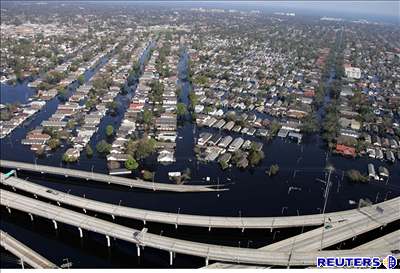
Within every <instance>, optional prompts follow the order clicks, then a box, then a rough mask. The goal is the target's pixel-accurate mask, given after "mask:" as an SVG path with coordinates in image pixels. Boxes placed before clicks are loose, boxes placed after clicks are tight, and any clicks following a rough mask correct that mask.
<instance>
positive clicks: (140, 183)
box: [0, 160, 227, 192]
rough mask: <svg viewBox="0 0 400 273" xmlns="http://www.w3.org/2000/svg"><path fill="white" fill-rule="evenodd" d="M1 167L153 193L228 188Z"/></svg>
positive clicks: (25, 166)
mask: <svg viewBox="0 0 400 273" xmlns="http://www.w3.org/2000/svg"><path fill="white" fill-rule="evenodd" d="M0 167H2V168H8V169H16V170H25V171H30V172H40V173H42V174H53V175H61V176H64V177H74V178H81V179H85V180H92V181H97V182H103V183H107V184H114V185H120V186H125V187H130V188H141V189H147V190H153V191H170V192H213V191H224V190H227V189H226V188H223V186H221V188H219V187H218V188H217V185H177V184H167V183H155V182H150V181H144V180H141V179H131V178H126V177H118V176H111V175H107V174H102V173H95V172H87V171H81V170H76V169H67V168H60V167H53V166H45V165H38V164H30V163H25V162H17V161H8V160H0Z"/></svg>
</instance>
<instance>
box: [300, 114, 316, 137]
mask: <svg viewBox="0 0 400 273" xmlns="http://www.w3.org/2000/svg"><path fill="white" fill-rule="evenodd" d="M318 129H319V126H318V120H317V117H316V116H315V115H307V116H306V117H305V118H304V120H303V124H302V125H301V131H302V132H304V133H306V134H311V133H316V132H318Z"/></svg>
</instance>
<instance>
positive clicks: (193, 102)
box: [189, 92, 197, 109]
mask: <svg viewBox="0 0 400 273" xmlns="http://www.w3.org/2000/svg"><path fill="white" fill-rule="evenodd" d="M189 100H190V105H191V107H192V108H193V109H194V107H195V106H196V104H197V95H196V94H195V93H194V92H190V93H189Z"/></svg>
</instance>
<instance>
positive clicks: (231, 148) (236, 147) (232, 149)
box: [228, 137, 244, 153]
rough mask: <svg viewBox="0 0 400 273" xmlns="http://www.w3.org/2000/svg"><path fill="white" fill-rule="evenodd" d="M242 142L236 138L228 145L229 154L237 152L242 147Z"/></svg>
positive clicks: (241, 139)
mask: <svg viewBox="0 0 400 273" xmlns="http://www.w3.org/2000/svg"><path fill="white" fill-rule="evenodd" d="M243 143H244V140H243V138H241V137H238V138H236V139H235V140H234V141H233V142H232V143H231V144H230V145H229V148H228V151H229V152H232V153H233V152H236V151H237V150H239V149H240V147H241V146H242V145H243Z"/></svg>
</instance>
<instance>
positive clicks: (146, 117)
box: [143, 109, 153, 125]
mask: <svg viewBox="0 0 400 273" xmlns="http://www.w3.org/2000/svg"><path fill="white" fill-rule="evenodd" d="M152 119H153V113H152V112H151V111H150V110H148V109H144V111H143V122H144V123H145V124H146V125H150V124H151V121H152Z"/></svg>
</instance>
